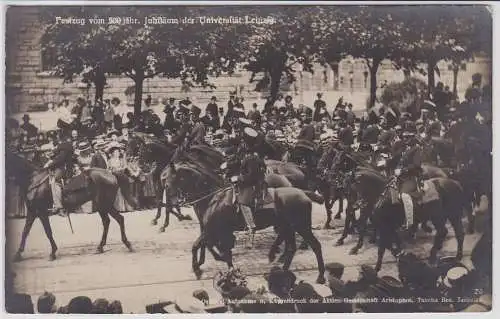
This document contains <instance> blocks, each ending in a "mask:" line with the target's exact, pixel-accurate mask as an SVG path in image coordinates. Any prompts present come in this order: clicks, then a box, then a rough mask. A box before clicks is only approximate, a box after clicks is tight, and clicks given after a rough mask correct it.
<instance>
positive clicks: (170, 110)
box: [163, 97, 176, 131]
mask: <svg viewBox="0 0 500 319" xmlns="http://www.w3.org/2000/svg"><path fill="white" fill-rule="evenodd" d="M175 110H176V107H175V99H174V98H173V97H171V98H169V99H168V103H166V104H165V107H164V108H163V113H165V122H164V124H163V127H164V128H165V129H168V130H170V131H173V130H174V129H175V128H176V121H175V115H174V112H175Z"/></svg>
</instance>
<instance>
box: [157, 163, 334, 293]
mask: <svg viewBox="0 0 500 319" xmlns="http://www.w3.org/2000/svg"><path fill="white" fill-rule="evenodd" d="M193 180H196V181H197V183H193V182H192V181H193ZM162 183H163V184H164V186H165V188H166V191H168V192H169V193H170V194H171V195H172V196H175V194H177V192H178V188H181V189H182V190H183V192H184V193H186V194H190V195H194V196H199V198H198V199H197V200H196V202H195V203H194V210H195V213H196V215H197V217H198V220H199V221H200V231H201V234H200V236H199V237H198V238H197V239H196V241H195V242H194V244H193V248H192V254H193V255H192V257H193V259H192V268H193V271H194V273H195V274H196V277H197V278H198V279H199V278H201V274H202V271H201V269H200V266H201V265H202V264H203V263H204V261H205V253H204V252H205V250H204V249H205V247H206V248H207V249H208V250H209V251H210V252H211V253H212V255H213V256H214V258H215V260H218V261H225V262H226V264H227V265H228V267H230V268H231V267H233V262H232V248H233V247H234V244H235V237H234V234H233V233H234V232H235V231H240V230H244V228H245V222H244V220H243V217H242V216H241V214H239V213H238V210H237V205H236V204H235V203H234V202H233V198H234V192H233V187H232V186H229V187H224V181H223V179H222V178H221V177H219V176H217V175H216V176H210V175H207V174H204V173H203V172H202V171H200V170H197V169H193V166H192V165H191V164H190V163H182V162H181V163H176V164H174V163H171V164H170V165H169V166H168V167H167V168H166V169H165V170H164V172H163V173H162ZM268 190H269V192H270V194H274V195H270V196H271V197H272V199H273V200H272V201H271V204H273V206H274V207H275V209H266V208H261V209H258V210H257V211H256V212H255V222H256V225H257V229H258V230H260V229H265V228H267V227H270V226H274V228H275V231H276V232H277V233H278V236H277V238H276V240H275V243H274V244H273V246H274V245H275V244H276V243H277V242H281V241H283V240H284V241H285V254H286V257H285V258H284V265H283V268H284V269H289V267H290V264H291V262H292V259H293V256H294V255H295V252H296V249H297V248H296V244H295V233H298V234H300V235H301V236H302V238H303V239H304V241H306V243H307V244H308V245H309V246H310V247H311V248H312V250H313V252H314V253H315V255H316V259H317V263H318V271H319V274H318V277H317V282H318V283H324V282H325V277H324V272H325V266H324V261H323V255H322V251H321V244H320V243H319V241H318V240H317V238H316V237H315V236H314V234H313V233H312V229H311V227H312V221H311V213H312V201H311V199H310V198H309V197H308V196H307V195H306V194H305V193H304V192H303V191H302V190H300V189H298V188H294V187H281V188H268ZM215 249H217V250H218V252H217V251H216V250H215ZM198 250H201V254H200V259H199V260H198V256H197V254H198Z"/></svg>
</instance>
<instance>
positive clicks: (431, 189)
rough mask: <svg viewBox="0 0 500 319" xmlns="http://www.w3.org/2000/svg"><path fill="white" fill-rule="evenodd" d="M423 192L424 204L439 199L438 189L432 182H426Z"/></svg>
mask: <svg viewBox="0 0 500 319" xmlns="http://www.w3.org/2000/svg"><path fill="white" fill-rule="evenodd" d="M422 192H423V195H422V204H426V203H429V202H432V201H435V200H438V199H439V193H438V191H437V189H436V185H434V183H433V182H432V181H430V180H427V181H424V187H423V188H422Z"/></svg>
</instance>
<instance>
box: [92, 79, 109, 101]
mask: <svg viewBox="0 0 500 319" xmlns="http://www.w3.org/2000/svg"><path fill="white" fill-rule="evenodd" d="M105 85H106V82H101V81H95V82H94V86H95V97H94V101H95V102H96V103H97V101H99V100H101V101H102V100H103V95H104V86H105Z"/></svg>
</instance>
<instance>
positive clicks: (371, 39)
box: [343, 6, 403, 107]
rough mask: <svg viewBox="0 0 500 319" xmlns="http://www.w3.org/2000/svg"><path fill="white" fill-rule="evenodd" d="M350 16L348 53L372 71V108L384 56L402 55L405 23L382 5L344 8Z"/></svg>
mask: <svg viewBox="0 0 500 319" xmlns="http://www.w3.org/2000/svg"><path fill="white" fill-rule="evenodd" d="M343 10H345V11H346V12H345V14H346V16H347V17H348V18H347V23H346V25H347V28H346V36H347V39H349V41H348V43H349V47H348V50H347V52H348V53H349V54H350V55H352V56H353V57H354V58H361V59H364V60H365V63H366V65H367V67H368V70H369V72H370V99H369V105H368V106H369V107H373V106H374V105H375V99H376V92H377V71H378V68H379V66H380V63H381V62H382V61H383V60H384V59H391V60H392V58H393V56H397V55H399V52H400V51H401V50H402V47H403V44H402V39H401V36H402V34H401V31H402V23H401V21H399V20H396V19H394V18H393V16H392V14H391V11H389V10H387V8H385V7H383V6H373V7H366V6H359V7H345V8H343Z"/></svg>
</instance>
